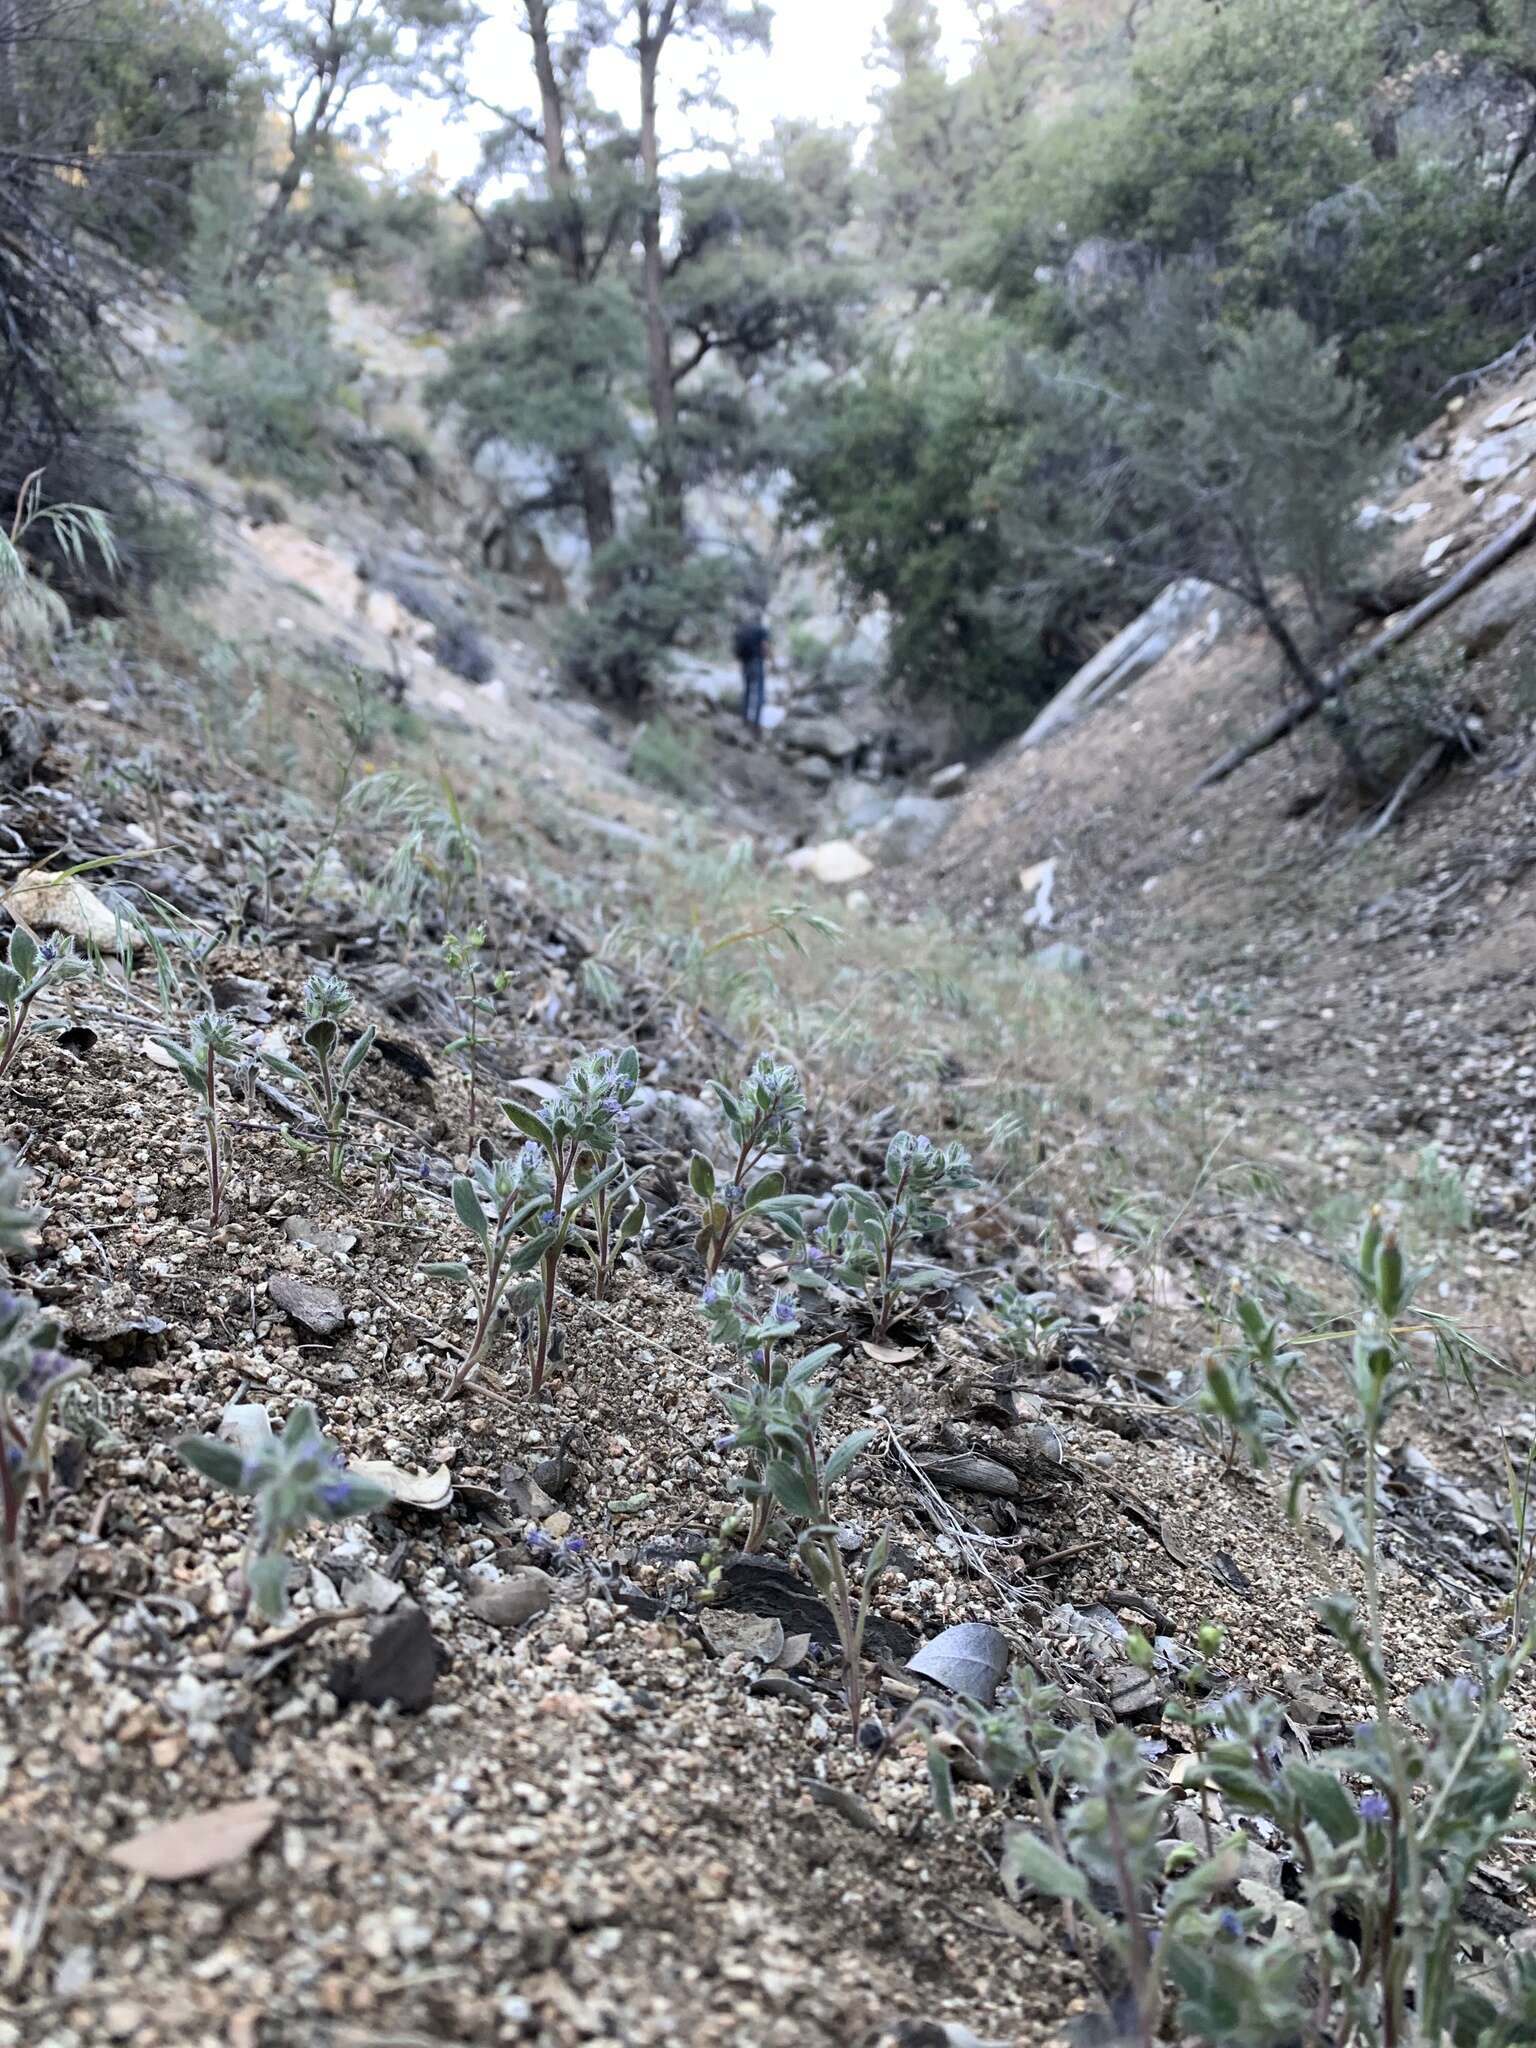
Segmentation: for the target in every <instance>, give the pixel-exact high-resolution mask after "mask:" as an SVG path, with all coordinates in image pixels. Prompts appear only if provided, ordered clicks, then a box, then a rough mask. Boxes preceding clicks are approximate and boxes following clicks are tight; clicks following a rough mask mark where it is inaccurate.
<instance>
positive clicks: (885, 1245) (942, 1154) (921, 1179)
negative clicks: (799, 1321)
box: [807, 1131, 977, 1339]
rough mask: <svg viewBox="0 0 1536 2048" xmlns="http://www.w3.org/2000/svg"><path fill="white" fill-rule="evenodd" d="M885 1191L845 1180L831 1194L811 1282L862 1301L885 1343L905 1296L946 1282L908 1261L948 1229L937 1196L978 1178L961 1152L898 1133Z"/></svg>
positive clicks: (920, 1264)
mask: <svg viewBox="0 0 1536 2048" xmlns="http://www.w3.org/2000/svg"><path fill="white" fill-rule="evenodd" d="M884 1181H885V1186H884V1190H883V1191H882V1192H876V1191H872V1190H870V1189H868V1188H860V1187H855V1186H854V1185H853V1184H852V1183H851V1182H848V1181H844V1182H842V1183H841V1184H840V1185H839V1186H838V1187H836V1188H834V1189H833V1191H832V1204H831V1207H830V1208H829V1209H828V1211H827V1218H826V1222H825V1223H824V1224H823V1226H822V1228H821V1229H820V1230H819V1231H818V1232H817V1233H816V1237H815V1241H814V1245H813V1255H814V1254H816V1253H819V1254H820V1261H819V1262H818V1261H817V1260H816V1259H815V1258H814V1256H813V1263H812V1268H811V1271H810V1273H809V1275H808V1276H807V1277H810V1278H815V1277H817V1276H818V1275H820V1276H822V1277H830V1278H832V1279H833V1280H836V1281H837V1282H838V1283H839V1284H840V1285H842V1286H844V1287H849V1288H852V1289H853V1290H855V1291H856V1292H857V1293H860V1294H862V1295H863V1296H864V1297H865V1299H866V1300H867V1302H868V1304H869V1308H870V1312H871V1314H872V1315H873V1317H874V1324H875V1336H876V1338H877V1339H878V1338H881V1337H884V1336H885V1334H886V1333H887V1331H888V1330H889V1329H890V1326H891V1324H892V1323H893V1322H894V1320H895V1318H896V1313H897V1310H898V1309H899V1308H900V1306H901V1297H902V1296H903V1295H904V1294H910V1293H914V1292H920V1291H921V1290H923V1289H925V1288H930V1287H935V1286H940V1287H941V1286H944V1285H945V1284H946V1278H947V1276H946V1275H945V1274H943V1273H941V1272H939V1271H938V1270H937V1269H936V1268H934V1267H933V1266H932V1265H929V1264H926V1263H925V1262H923V1261H921V1260H916V1259H913V1258H911V1257H910V1256H909V1249H910V1247H911V1245H912V1243H913V1242H914V1240H916V1239H918V1238H921V1237H924V1236H926V1235H927V1234H928V1232H930V1231H932V1230H937V1229H938V1228H939V1226H940V1225H941V1224H942V1223H943V1221H944V1217H943V1214H942V1212H941V1211H940V1210H939V1209H938V1208H937V1207H936V1203H937V1200H938V1197H939V1196H940V1195H944V1194H948V1193H950V1192H951V1191H953V1190H955V1189H958V1188H973V1187H975V1186H976V1185H977V1181H976V1176H975V1174H974V1173H973V1172H972V1170H971V1160H970V1154H969V1153H968V1152H967V1151H966V1150H965V1147H964V1146H963V1145H944V1146H939V1145H935V1144H934V1143H933V1141H932V1140H931V1139H929V1138H920V1137H914V1136H913V1135H912V1133H911V1132H910V1131H898V1132H897V1134H896V1136H895V1137H894V1138H892V1140H891V1142H890V1145H889V1146H888V1147H887V1149H886V1155H885V1174H884Z"/></svg>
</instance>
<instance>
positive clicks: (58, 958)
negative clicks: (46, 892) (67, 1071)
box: [0, 924, 90, 1081]
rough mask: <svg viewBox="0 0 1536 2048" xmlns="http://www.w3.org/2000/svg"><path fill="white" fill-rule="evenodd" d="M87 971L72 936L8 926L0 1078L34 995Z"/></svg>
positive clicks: (0, 968)
mask: <svg viewBox="0 0 1536 2048" xmlns="http://www.w3.org/2000/svg"><path fill="white" fill-rule="evenodd" d="M89 972H90V966H89V963H88V962H87V961H85V960H82V959H81V958H80V957H79V956H78V954H77V953H76V952H75V942H74V940H73V939H37V938H34V937H33V936H32V934H31V932H29V931H28V930H27V928H26V926H25V925H20V924H18V925H13V926H12V927H11V935H10V938H9V939H8V940H7V942H6V948H5V959H4V961H3V962H0V1007H3V1008H4V1011H5V1022H4V1024H3V1025H0V1081H3V1080H4V1079H5V1077H6V1075H7V1074H8V1073H9V1072H10V1070H11V1065H12V1063H13V1061H14V1060H15V1058H16V1055H17V1053H18V1052H19V1051H20V1050H21V1041H22V1039H23V1037H24V1036H25V1035H26V1030H27V1024H28V1021H29V1019H30V1017H31V1014H32V1006H33V1004H34V1003H35V1002H36V1001H37V999H38V997H39V996H40V995H42V994H43V993H44V992H45V991H46V990H48V989H50V988H59V987H62V985H63V984H64V983H65V982H68V981H76V980H78V979H79V977H80V976H81V975H82V974H88V973H89Z"/></svg>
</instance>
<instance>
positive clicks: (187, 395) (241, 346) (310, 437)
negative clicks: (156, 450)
mask: <svg viewBox="0 0 1536 2048" xmlns="http://www.w3.org/2000/svg"><path fill="white" fill-rule="evenodd" d="M225 312H226V315H227V316H228V324H227V325H226V326H225V327H224V329H223V331H215V332H213V333H210V334H207V335H205V336H203V337H202V338H200V339H199V340H198V341H197V342H196V343H195V344H194V346H193V347H192V349H191V350H190V351H189V352H188V356H187V361H186V364H185V367H184V368H183V371H182V373H181V376H180V377H179V379H178V380H177V383H176V395H177V396H178V397H179V398H180V399H181V400H182V401H183V402H184V403H185V404H186V405H187V406H188V408H189V409H190V410H191V412H192V413H193V415H194V417H195V418H196V419H197V420H198V422H199V424H200V425H201V426H203V427H205V428H206V429H207V430H208V431H209V432H210V433H211V434H213V435H215V436H216V437H217V439H218V442H219V455H220V459H221V460H222V461H223V462H224V463H225V464H226V465H227V467H228V468H230V469H231V470H233V471H234V472H235V473H236V474H237V475H240V476H264V477H275V478H276V479H277V480H278V481H279V482H280V483H284V484H287V485H288V487H289V488H290V489H291V490H295V491H300V492H303V493H305V494H307V495H312V494H314V493H315V492H317V491H319V490H321V489H322V488H323V486H324V484H325V481H326V476H327V472H328V461H327V442H326V435H325V415H326V413H327V411H328V410H329V409H330V408H331V407H333V406H335V405H336V404H337V403H338V402H339V400H340V398H341V394H342V389H343V386H344V384H345V382H346V380H347V376H348V373H349V365H348V363H347V362H346V360H345V358H343V357H342V356H340V355H338V354H337V352H336V350H335V349H334V348H333V347H332V345H331V335H330V319H329V316H328V314H327V312H326V306H325V298H324V294H323V292H322V290H321V288H320V285H319V282H318V280H317V279H315V278H314V277H313V275H312V274H310V273H305V272H293V273H289V274H288V275H287V276H286V277H283V278H281V279H279V280H278V281H277V283H276V287H275V288H274V289H268V288H265V287H262V286H257V287H254V288H252V289H251V290H250V291H248V292H247V291H243V290H240V291H237V290H235V289H233V288H231V289H230V290H229V291H228V292H227V293H226V294H225Z"/></svg>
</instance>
